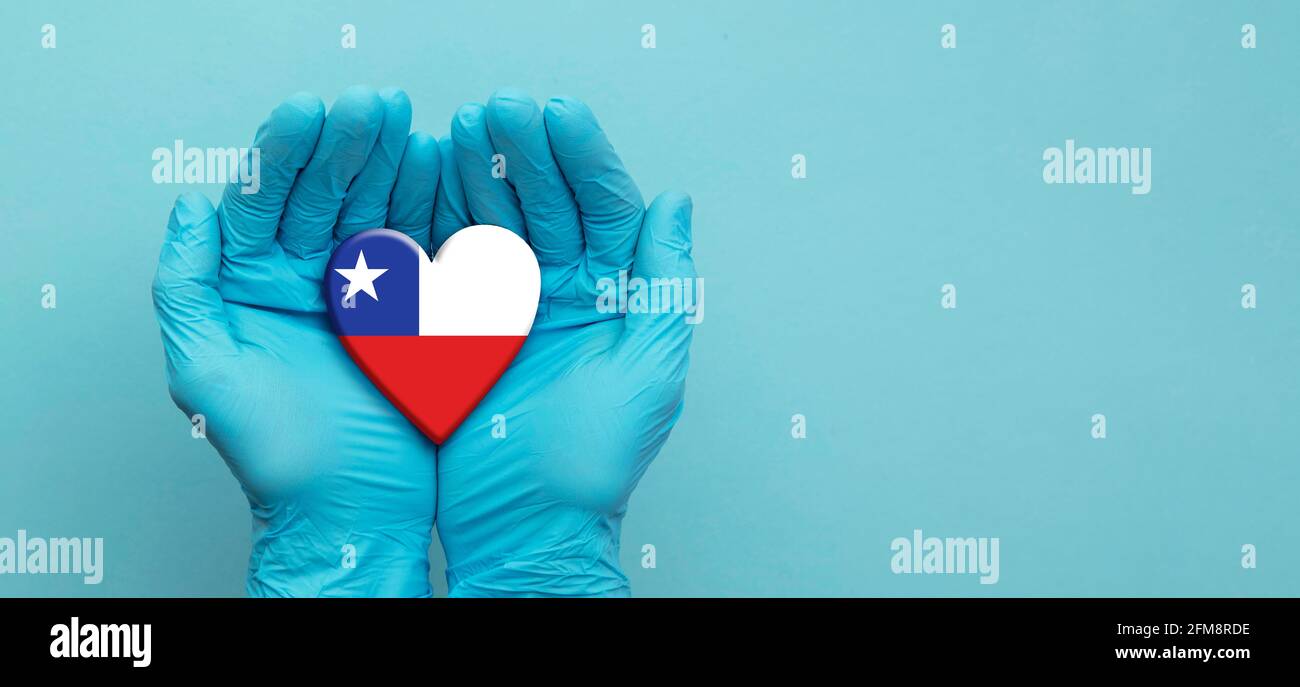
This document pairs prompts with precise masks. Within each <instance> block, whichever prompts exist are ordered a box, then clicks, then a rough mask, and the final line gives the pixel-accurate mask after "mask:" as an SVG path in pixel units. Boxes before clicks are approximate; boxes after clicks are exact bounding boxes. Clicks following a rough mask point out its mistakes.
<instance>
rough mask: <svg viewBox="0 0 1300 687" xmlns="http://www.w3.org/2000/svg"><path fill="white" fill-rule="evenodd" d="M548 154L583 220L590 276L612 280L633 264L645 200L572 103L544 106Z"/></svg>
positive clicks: (582, 109)
mask: <svg viewBox="0 0 1300 687" xmlns="http://www.w3.org/2000/svg"><path fill="white" fill-rule="evenodd" d="M546 132H547V134H548V136H549V139H550V146H551V152H552V154H553V155H554V156H555V162H556V163H557V164H558V165H559V168H560V171H561V172H563V173H564V179H565V181H566V182H568V185H569V187H570V188H572V189H573V197H574V198H575V199H576V200H577V204H578V210H579V212H580V213H581V215H582V230H583V238H584V240H585V242H586V247H587V259H588V265H589V268H590V271H591V273H592V274H593V275H596V276H597V277H604V276H614V275H617V273H618V271H619V270H625V269H627V268H628V266H629V265H631V263H632V254H633V252H634V251H635V250H636V243H637V234H638V232H639V231H640V229H641V220H642V218H643V217H644V216H645V201H644V200H642V198H641V191H640V190H638V189H637V186H636V183H635V182H633V181H632V177H631V175H629V174H628V173H627V169H626V168H625V167H624V166H623V161H622V160H620V159H619V157H618V153H615V152H614V147H613V146H612V145H610V143H609V139H608V138H606V136H605V132H604V131H602V130H601V128H600V124H599V123H598V122H597V121H596V117H595V115H593V114H592V113H591V110H590V109H588V108H587V106H586V105H584V104H583V103H582V102H580V101H578V100H575V99H573V98H551V100H550V102H548V103H547V104H546Z"/></svg>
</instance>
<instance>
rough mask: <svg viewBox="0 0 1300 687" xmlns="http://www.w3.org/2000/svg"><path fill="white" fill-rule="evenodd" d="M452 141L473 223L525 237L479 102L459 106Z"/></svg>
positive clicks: (452, 127)
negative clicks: (493, 226) (503, 229)
mask: <svg viewBox="0 0 1300 687" xmlns="http://www.w3.org/2000/svg"><path fill="white" fill-rule="evenodd" d="M451 140H452V141H453V142H454V143H455V149H456V167H457V168H458V169H459V170H460V180H461V183H462V184H463V185H464V187H465V198H466V200H467V201H468V202H469V212H470V216H471V217H472V218H473V220H474V222H476V223H478V224H495V225H497V226H499V227H505V228H506V229H509V230H510V231H513V232H515V233H516V234H519V235H520V236H522V237H524V238H525V239H527V238H528V235H527V233H526V232H525V231H524V227H525V224H524V216H523V213H522V212H521V211H520V209H519V199H518V198H517V197H516V196H515V190H514V189H513V188H511V187H510V184H509V183H507V182H506V180H505V176H504V175H502V173H501V172H502V169H503V166H504V165H503V162H505V161H503V160H502V158H500V157H497V152H498V151H497V150H496V149H495V148H493V146H492V139H491V138H490V137H489V135H488V128H487V116H486V108H484V107H483V106H482V105H479V104H478V103H470V104H467V105H462V106H461V108H460V110H458V111H457V112H456V117H455V119H453V120H452V123H451ZM505 173H506V174H509V170H508V169H505Z"/></svg>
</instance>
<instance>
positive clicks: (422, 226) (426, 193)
mask: <svg viewBox="0 0 1300 687" xmlns="http://www.w3.org/2000/svg"><path fill="white" fill-rule="evenodd" d="M439 157H440V154H439V152H438V139H436V138H434V137H432V136H430V135H429V134H426V133H424V132H421V131H417V132H415V133H413V134H411V137H410V138H409V139H407V142H406V151H405V152H404V153H403V154H402V163H401V166H400V168H399V169H398V171H397V183H396V184H395V185H394V186H393V197H392V199H391V200H390V201H389V204H388V228H389V229H395V230H397V231H400V232H402V233H403V234H406V235H407V236H410V237H411V238H412V239H413V240H414V241H415V242H416V243H418V244H420V247H421V248H423V249H425V250H428V248H429V234H430V227H431V225H432V224H433V201H434V198H435V197H436V196H437V194H438V177H439V172H440V169H439V168H440V167H441V160H440V159H439Z"/></svg>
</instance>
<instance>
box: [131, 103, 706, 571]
mask: <svg viewBox="0 0 1300 687" xmlns="http://www.w3.org/2000/svg"><path fill="white" fill-rule="evenodd" d="M410 123H411V105H410V101H409V99H408V98H407V97H406V95H405V94H404V93H402V92H401V91H399V90H385V91H382V92H376V91H374V90H371V89H368V88H361V87H354V88H351V89H348V90H347V91H345V92H344V93H343V94H342V95H340V96H339V98H338V100H337V101H336V102H335V103H334V105H333V107H332V108H330V110H329V112H328V114H327V113H326V110H325V107H324V105H323V104H322V103H321V101H320V100H319V99H317V98H316V97H314V96H310V95H296V96H294V97H293V98H290V99H289V100H288V101H286V102H284V103H282V104H281V105H280V106H278V107H277V108H276V109H275V110H274V111H273V112H272V113H271V115H270V117H269V118H268V119H267V120H266V121H265V122H264V123H263V124H262V126H261V127H260V128H259V129H258V131H257V136H256V139H255V140H254V143H253V145H254V147H257V148H260V149H261V153H260V154H261V169H260V188H259V190H258V192H257V193H253V194H242V193H241V192H240V186H238V185H236V184H234V183H232V185H231V186H229V187H228V188H227V189H226V192H225V195H224V196H223V199H222V203H221V206H220V207H219V208H214V207H213V206H212V204H211V203H210V202H209V201H208V200H207V199H206V198H205V197H204V196H202V195H201V194H197V193H187V194H185V195H182V196H181V197H180V198H178V199H177V201H176V205H175V207H174V209H173V210H172V214H171V217H170V220H169V222H168V225H167V234H166V239H165V242H164V244H163V249H162V254H161V256H160V258H159V263H158V272H157V275H156V277H155V280H154V286H153V294H154V304H155V308H156V311H157V316H158V321H159V324H160V326H161V329H162V334H163V348H164V351H165V354H166V360H167V380H168V385H169V388H170V390H171V394H172V398H173V399H174V400H175V401H176V404H177V405H178V406H179V407H180V408H181V409H182V410H183V411H184V412H185V413H187V414H188V415H191V416H192V415H195V414H202V415H203V416H204V418H205V422H206V431H207V436H208V438H209V440H210V441H211V442H212V444H213V445H214V446H215V447H216V448H217V450H218V451H219V452H220V453H221V455H222V457H223V458H224V459H225V461H226V463H227V464H228V465H229V467H230V470H231V472H232V473H234V475H235V477H236V478H237V479H238V481H239V483H240V485H241V486H242V488H243V490H244V493H245V495H246V496H247V498H248V502H249V505H250V507H251V509H252V513H253V527H254V531H253V549H252V554H251V556H250V560H249V570H248V581H247V590H248V592H249V594H250V595H254V596H359V595H369V596H422V595H424V596H427V595H430V594H431V590H430V588H429V584H428V567H429V564H428V556H427V552H428V548H429V545H430V542H431V531H432V528H433V526H434V521H435V516H436V520H437V527H438V533H439V537H440V539H441V541H442V544H443V547H444V549H445V553H446V557H447V562H448V570H447V578H448V584H449V587H450V593H451V594H452V595H453V596H478V595H562V596H585V595H624V594H626V593H627V592H628V583H627V578H626V576H625V575H624V574H623V572H622V570H621V568H620V566H619V561H618V552H619V534H620V525H621V521H622V517H623V514H624V513H625V511H626V508H627V501H628V498H629V496H630V495H631V492H632V490H633V488H634V487H635V486H636V484H637V482H638V480H639V479H640V477H641V475H642V474H643V473H644V472H645V470H646V468H647V467H648V466H649V464H650V462H651V460H653V459H654V457H655V455H656V454H657V453H658V452H659V449H660V448H661V447H662V446H663V443H664V441H665V440H666V439H667V438H668V433H669V432H670V431H671V429H672V427H673V425H674V424H675V422H676V420H677V418H678V416H679V415H680V413H681V409H682V396H683V390H684V382H685V376H686V368H687V363H688V348H689V345H690V339H691V326H690V325H689V324H688V323H687V322H686V321H685V315H684V314H682V313H663V312H660V313H627V314H620V313H618V312H613V313H606V312H600V311H599V310H598V309H597V307H596V303H597V296H598V286H597V282H598V280H599V279H601V278H603V277H610V278H613V279H615V280H617V278H618V274H619V271H620V270H628V271H629V272H630V274H631V275H632V276H642V277H644V278H646V279H649V278H651V277H656V278H673V277H680V278H693V277H694V276H695V268H694V263H693V261H692V259H691V254H690V248H691V244H690V215H691V203H690V199H689V198H688V197H686V196H685V195H682V194H678V193H665V194H662V195H660V196H659V197H658V198H656V199H655V201H654V202H653V203H651V204H650V206H649V208H646V207H645V205H644V202H643V200H642V197H641V194H640V192H639V191H638V190H637V187H636V184H635V183H633V181H632V179H631V177H630V176H629V175H628V173H627V171H626V170H625V169H624V167H623V164H622V162H621V161H620V160H619V158H618V156H617V154H616V153H615V152H614V149H613V148H612V147H611V146H610V144H609V141H608V140H607V139H606V137H605V134H604V133H603V132H602V131H601V129H600V126H599V125H598V124H597V122H596V119H595V117H594V116H593V115H592V114H591V112H590V110H589V109H588V108H587V107H586V106H585V105H583V104H582V103H580V102H578V101H576V100H573V99H567V98H556V99H552V100H551V101H549V102H548V103H547V104H546V106H545V110H544V111H543V110H542V109H540V108H539V107H538V105H537V104H536V103H535V102H534V101H533V100H532V99H531V98H530V97H529V96H527V95H525V94H523V93H520V92H518V91H514V90H503V91H498V92H497V93H496V94H494V95H493V96H492V98H491V99H490V100H489V101H488V104H487V105H486V106H484V105H479V104H470V105H465V106H463V107H462V108H460V110H459V111H458V112H457V113H456V115H455V117H454V119H453V121H452V128H451V136H450V137H449V138H445V139H443V140H441V141H439V140H437V139H435V138H433V137H431V136H429V135H427V134H424V133H418V132H417V133H410ZM497 154H500V155H503V156H504V158H505V161H506V165H507V167H506V171H507V174H506V175H505V178H504V179H501V178H495V177H494V176H493V174H492V168H493V165H494V160H493V157H494V155H497ZM473 224H495V225H498V226H502V227H505V228H507V229H510V230H512V231H515V232H517V233H519V234H520V235H521V236H523V237H524V238H525V239H526V240H527V241H528V243H529V245H531V246H532V248H533V251H534V252H535V253H536V255H537V260H538V263H539V265H540V268H541V277H542V289H541V298H540V303H539V305H538V313H537V319H536V321H535V322H534V325H533V329H532V333H531V334H530V336H529V338H528V340H527V342H526V343H525V344H524V346H523V349H522V350H521V351H520V353H519V355H518V356H517V357H516V359H515V361H514V363H513V364H512V365H511V366H510V368H509V369H508V370H507V371H506V373H505V374H504V375H503V376H502V377H501V379H500V380H499V381H498V382H497V384H496V386H495V387H493V389H492V391H491V392H490V393H489V394H488V395H487V396H486V397H485V398H484V399H483V401H482V402H481V403H480V404H479V405H478V407H477V408H476V409H475V411H474V412H473V413H472V414H471V415H470V416H469V418H468V419H466V420H465V422H464V423H463V424H462V425H461V427H460V429H459V430H457V432H456V433H455V434H453V435H452V437H451V438H449V439H448V440H447V441H446V442H445V443H444V444H442V445H441V446H435V445H434V444H433V443H432V442H431V441H430V440H428V439H427V438H425V437H424V436H423V435H422V434H421V433H420V432H419V431H418V430H417V429H415V427H414V426H413V425H412V424H411V423H410V422H408V421H407V420H406V419H405V418H404V417H403V416H402V415H401V414H400V413H399V412H398V411H397V410H396V409H395V408H394V407H393V406H392V405H391V404H390V403H389V402H388V401H387V400H386V399H385V398H384V397H383V395H382V394H381V393H380V392H379V391H378V390H377V389H376V388H375V387H374V386H373V385H372V384H371V382H370V380H368V379H367V378H366V377H365V376H364V375H363V374H362V373H361V372H360V370H359V369H358V368H357V366H356V365H355V364H354V363H353V362H352V361H351V359H349V358H348V356H347V354H346V353H345V352H344V351H343V349H342V347H341V346H340V344H339V343H338V341H337V339H336V338H335V336H334V334H333V332H332V331H331V330H330V326H329V324H328V320H327V318H326V316H325V301H324V298H326V297H340V296H341V294H324V293H323V292H322V279H323V277H324V271H325V265H326V262H327V261H328V259H329V257H330V254H331V253H332V252H333V249H334V247H335V246H336V245H338V243H339V242H341V241H343V240H344V239H346V238H348V237H349V236H351V235H353V234H355V233H357V232H359V231H362V230H365V229H369V228H373V227H383V226H386V227H389V228H392V229H395V230H398V231H401V232H403V233H405V234H407V235H409V236H410V237H411V238H413V239H414V240H415V241H416V242H417V243H419V244H420V245H422V246H427V247H428V248H429V250H430V254H432V253H433V252H435V251H437V249H438V247H439V246H441V245H442V242H443V241H445V240H446V239H447V238H448V237H449V236H451V234H453V233H455V232H456V231H458V230H459V229H461V228H463V227H466V226H470V225H473ZM427 364H428V365H430V366H432V367H434V369H435V370H436V369H437V368H438V367H439V366H450V365H455V364H456V361H454V360H430V361H428V363H427ZM497 415H500V416H504V418H505V419H504V426H503V425H502V422H501V420H500V418H497V419H496V420H495V421H494V419H493V418H494V416H497ZM494 429H496V430H497V431H496V432H494V431H493V430H494ZM502 429H504V436H501V430H502Z"/></svg>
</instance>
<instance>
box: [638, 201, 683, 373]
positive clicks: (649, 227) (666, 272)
mask: <svg viewBox="0 0 1300 687" xmlns="http://www.w3.org/2000/svg"><path fill="white" fill-rule="evenodd" d="M637 280H642V282H641V283H638V282H637ZM688 284H689V286H687V285H688ZM688 288H689V289H690V293H689V295H690V298H687V289H688ZM638 291H640V292H641V293H642V294H643V295H644V299H642V300H639V301H638V300H636V296H637V292H638ZM702 303H703V293H702V286H700V285H699V284H698V280H697V279H695V260H694V259H693V258H692V257H691V199H690V196H687V195H686V194H684V193H676V192H668V193H662V194H660V195H659V197H658V198H655V200H654V202H653V203H651V204H650V208H649V209H648V210H646V216H645V222H644V223H643V225H642V227H641V233H640V236H639V237H638V239H637V244H636V255H635V258H634V260H633V262H632V278H631V279H630V280H629V285H628V302H627V318H626V320H625V327H626V328H625V330H624V332H623V339H622V340H621V341H620V342H619V347H620V352H619V355H620V356H621V357H623V358H624V359H632V360H643V359H649V360H650V361H652V362H653V363H655V364H658V365H666V366H669V369H667V370H665V373H666V374H669V375H680V376H685V373H686V362H687V352H688V350H689V348H690V344H691V333H692V325H691V324H690V323H688V322H687V319H686V318H687V312H686V310H687V309H688V308H689V307H691V306H695V305H696V304H702ZM697 312H698V310H697Z"/></svg>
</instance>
